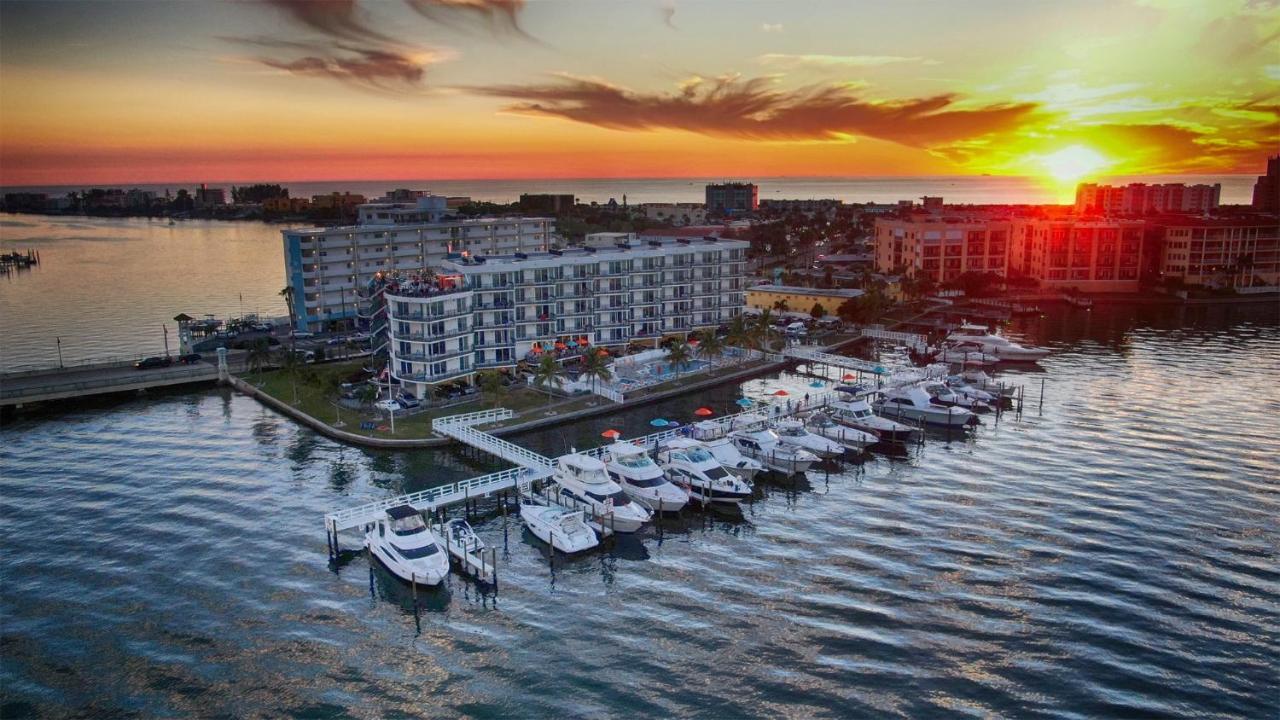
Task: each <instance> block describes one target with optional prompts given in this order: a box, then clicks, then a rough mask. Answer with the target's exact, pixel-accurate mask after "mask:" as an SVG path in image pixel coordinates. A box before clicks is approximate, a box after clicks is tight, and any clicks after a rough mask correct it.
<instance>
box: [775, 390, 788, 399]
mask: <svg viewBox="0 0 1280 720" xmlns="http://www.w3.org/2000/svg"><path fill="white" fill-rule="evenodd" d="M790 394H791V393H789V392H787V391H786V390H779V391H778V392H776V393H774V395H775V396H777V397H786V396H788V395H790Z"/></svg>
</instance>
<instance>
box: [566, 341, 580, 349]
mask: <svg viewBox="0 0 1280 720" xmlns="http://www.w3.org/2000/svg"><path fill="white" fill-rule="evenodd" d="M565 345H568V346H569V347H571V348H576V347H578V343H576V342H574V341H573V340H570V341H569V342H567V343H565Z"/></svg>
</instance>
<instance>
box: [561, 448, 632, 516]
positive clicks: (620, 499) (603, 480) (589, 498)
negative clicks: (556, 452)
mask: <svg viewBox="0 0 1280 720" xmlns="http://www.w3.org/2000/svg"><path fill="white" fill-rule="evenodd" d="M552 479H553V480H554V481H555V483H556V484H557V485H558V486H559V489H558V492H559V493H560V495H561V496H562V497H564V498H565V499H568V500H572V501H575V502H578V503H582V504H583V505H586V506H587V507H589V508H591V510H592V514H593V515H595V516H597V517H599V518H600V522H601V523H607V524H608V525H609V526H610V527H611V528H613V530H615V531H617V532H622V533H632V532H636V531H637V530H639V529H640V527H641V526H642V525H644V524H645V523H647V522H649V518H650V514H649V511H648V510H646V509H645V508H643V507H641V506H640V504H639V503H634V502H631V498H629V497H627V494H626V493H624V492H623V491H622V488H621V487H619V486H618V483H616V482H614V481H613V480H610V479H609V473H608V471H606V470H605V467H604V463H603V462H600V461H599V460H597V459H595V458H593V457H589V456H587V455H580V454H578V453H570V454H568V455H564V456H562V457H561V458H560V459H559V460H557V461H556V469H555V472H554V474H553V475H552ZM571 504H572V503H571Z"/></svg>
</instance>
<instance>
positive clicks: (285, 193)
mask: <svg viewBox="0 0 1280 720" xmlns="http://www.w3.org/2000/svg"><path fill="white" fill-rule="evenodd" d="M287 197H289V190H288V189H287V188H285V187H283V186H281V185H267V184H265V183H259V184H257V185H246V186H244V187H236V186H234V185H232V186H231V200H232V201H233V202H238V203H260V202H262V201H263V200H267V199H270V198H287Z"/></svg>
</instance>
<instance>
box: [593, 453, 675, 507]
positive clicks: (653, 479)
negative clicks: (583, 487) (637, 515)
mask: <svg viewBox="0 0 1280 720" xmlns="http://www.w3.org/2000/svg"><path fill="white" fill-rule="evenodd" d="M603 459H604V467H605V469H606V470H607V471H608V472H609V479H610V480H613V481H614V482H616V483H618V484H619V485H621V486H622V491H623V492H625V493H626V494H627V495H629V496H631V499H632V500H635V501H636V502H638V503H640V504H641V505H643V506H645V507H647V508H649V509H650V510H655V511H658V510H660V511H662V512H666V511H668V510H669V511H671V512H679V511H680V509H681V508H683V507H684V506H685V503H687V502H689V494H688V493H686V492H685V491H684V490H682V489H680V488H679V487H677V486H675V485H673V484H672V483H671V482H670V481H669V480H668V479H667V476H666V473H664V472H663V471H662V468H660V467H658V466H657V465H656V464H655V463H654V462H653V461H652V460H650V459H649V453H647V452H645V450H644V448H642V447H640V446H638V445H633V444H631V443H628V442H615V443H613V444H612V445H609V446H607V447H606V448H605V449H604V458H603Z"/></svg>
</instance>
